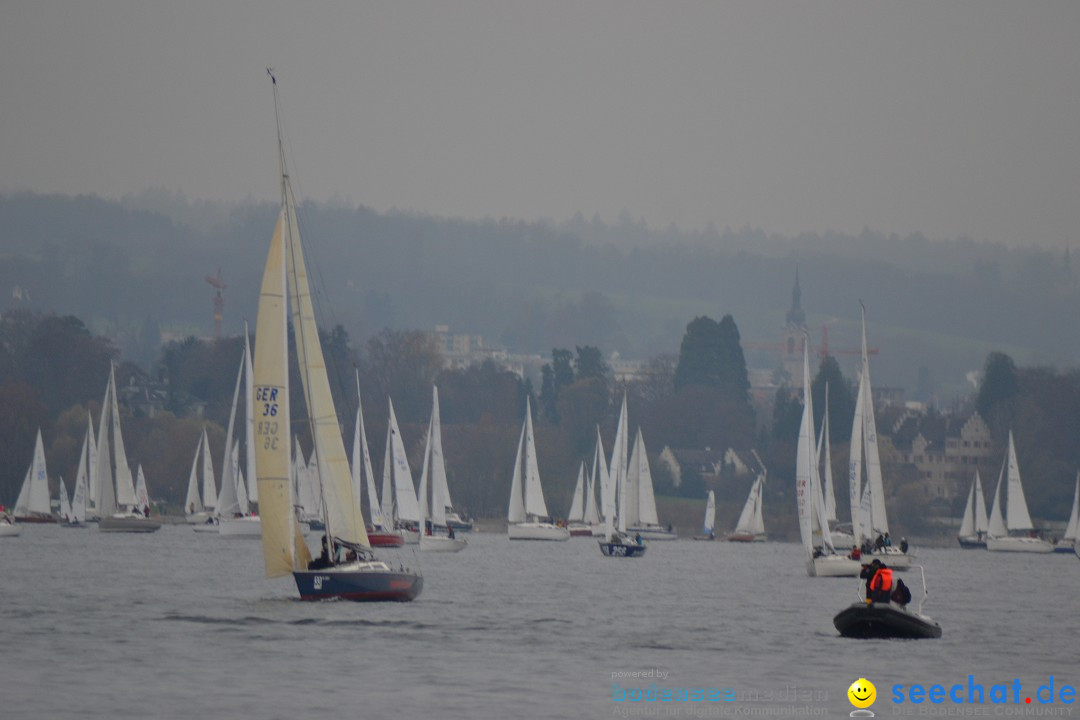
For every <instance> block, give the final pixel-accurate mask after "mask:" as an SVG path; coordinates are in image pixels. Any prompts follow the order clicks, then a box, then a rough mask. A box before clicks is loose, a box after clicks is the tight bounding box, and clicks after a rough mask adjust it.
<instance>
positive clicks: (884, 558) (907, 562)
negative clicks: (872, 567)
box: [863, 547, 915, 570]
mask: <svg viewBox="0 0 1080 720" xmlns="http://www.w3.org/2000/svg"><path fill="white" fill-rule="evenodd" d="M874 560H880V561H881V562H883V563H885V564H886V565H887V566H889V567H890V568H892V569H893V570H907V569H908V568H910V567H911V566H912V565H913V564H914V563H915V553H913V552H907V553H905V552H902V551H901V550H900V548H898V547H887V548H884V549H883V550H875V551H874V552H872V553H869V554H867V555H864V556H863V561H865V562H873V561H874Z"/></svg>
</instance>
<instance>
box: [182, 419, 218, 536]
mask: <svg viewBox="0 0 1080 720" xmlns="http://www.w3.org/2000/svg"><path fill="white" fill-rule="evenodd" d="M200 472H201V474H202V481H201V484H200V479H199V475H200ZM200 487H201V488H202V489H201V491H200ZM215 505H217V480H216V479H215V478H214V461H213V460H212V459H211V457H210V441H209V440H208V439H207V437H206V428H203V431H202V434H200V435H199V444H198V445H196V446H195V457H194V458H192V460H191V472H189V473H188V487H187V495H186V497H185V498H184V511H185V518H186V520H187V522H188V524H189V525H205V524H206V522H207V520H210V518H211V517H213V510H214V506H215Z"/></svg>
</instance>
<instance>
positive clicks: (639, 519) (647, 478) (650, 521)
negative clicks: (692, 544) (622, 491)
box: [626, 428, 679, 540]
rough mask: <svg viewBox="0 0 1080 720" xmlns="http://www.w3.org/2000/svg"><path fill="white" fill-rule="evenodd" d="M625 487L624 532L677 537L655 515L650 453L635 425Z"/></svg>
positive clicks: (668, 538)
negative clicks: (625, 528)
mask: <svg viewBox="0 0 1080 720" xmlns="http://www.w3.org/2000/svg"><path fill="white" fill-rule="evenodd" d="M626 487H627V490H628V496H627V502H626V508H627V517H626V526H627V531H628V532H630V533H632V534H634V535H641V537H642V538H644V539H645V540H676V539H678V537H679V535H678V533H676V532H675V531H674V529H673V528H672V526H670V525H669V526H668V527H667V528H666V529H665V528H664V526H662V525H661V524H660V519H659V518H658V517H657V514H656V495H655V494H654V492H653V484H652V471H651V470H650V469H649V454H648V451H647V450H646V449H645V439H644V438H643V437H642V435H641V428H638V430H637V435H636V436H635V437H634V449H633V451H632V452H631V453H630V464H629V465H628V466H627V475H626Z"/></svg>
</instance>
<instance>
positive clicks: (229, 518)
mask: <svg viewBox="0 0 1080 720" xmlns="http://www.w3.org/2000/svg"><path fill="white" fill-rule="evenodd" d="M252 374H253V368H252V363H251V349H250V347H249V345H248V339H247V324H246V323H245V325H244V352H243V354H242V355H241V356H240V369H239V370H238V371H237V374H236V387H235V389H234V390H233V401H232V409H231V410H230V412H229V425H228V428H227V429H226V431H225V456H224V458H223V459H222V463H221V494H220V495H219V496H218V498H217V506H216V507H215V508H214V515H215V517H216V518H217V526H218V534H220V535H221V536H223V537H246V538H258V537H260V536H261V535H262V521H261V520H260V519H259V515H258V514H257V513H255V512H253V511H252V504H253V502H256V501H257V500H258V497H259V496H258V486H257V485H256V484H255V483H254V482H252V483H251V488H250V489H249V488H248V487H247V484H246V483H245V482H244V473H243V468H242V467H241V465H240V440H239V438H236V439H235V440H234V439H233V432H234V430H235V427H236V419H237V413H238V411H239V405H240V402H239V401H240V397H241V388H242V389H243V398H244V426H243V434H244V451H245V462H246V465H247V468H248V474H249V475H250V474H251V468H253V467H254V466H255V426H254V422H253V421H254V415H255V410H254V401H253V397H254V395H253V392H252V388H253V381H252Z"/></svg>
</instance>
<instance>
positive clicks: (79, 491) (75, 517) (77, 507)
mask: <svg viewBox="0 0 1080 720" xmlns="http://www.w3.org/2000/svg"><path fill="white" fill-rule="evenodd" d="M84 445H85V441H84ZM85 451H86V448H85V447H83V452H84V453H85ZM85 461H86V457H85V455H83V456H81V457H80V459H79V470H78V472H77V473H76V474H75V487H74V489H73V492H72V496H71V517H70V519H69V521H68V522H67V523H65V524H64V527H72V528H85V527H86V493H87V471H86V465H85ZM60 482H61V491H62V492H64V494H65V495H66V494H67V492H66V490H64V488H63V479H62V478H61V481H60Z"/></svg>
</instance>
